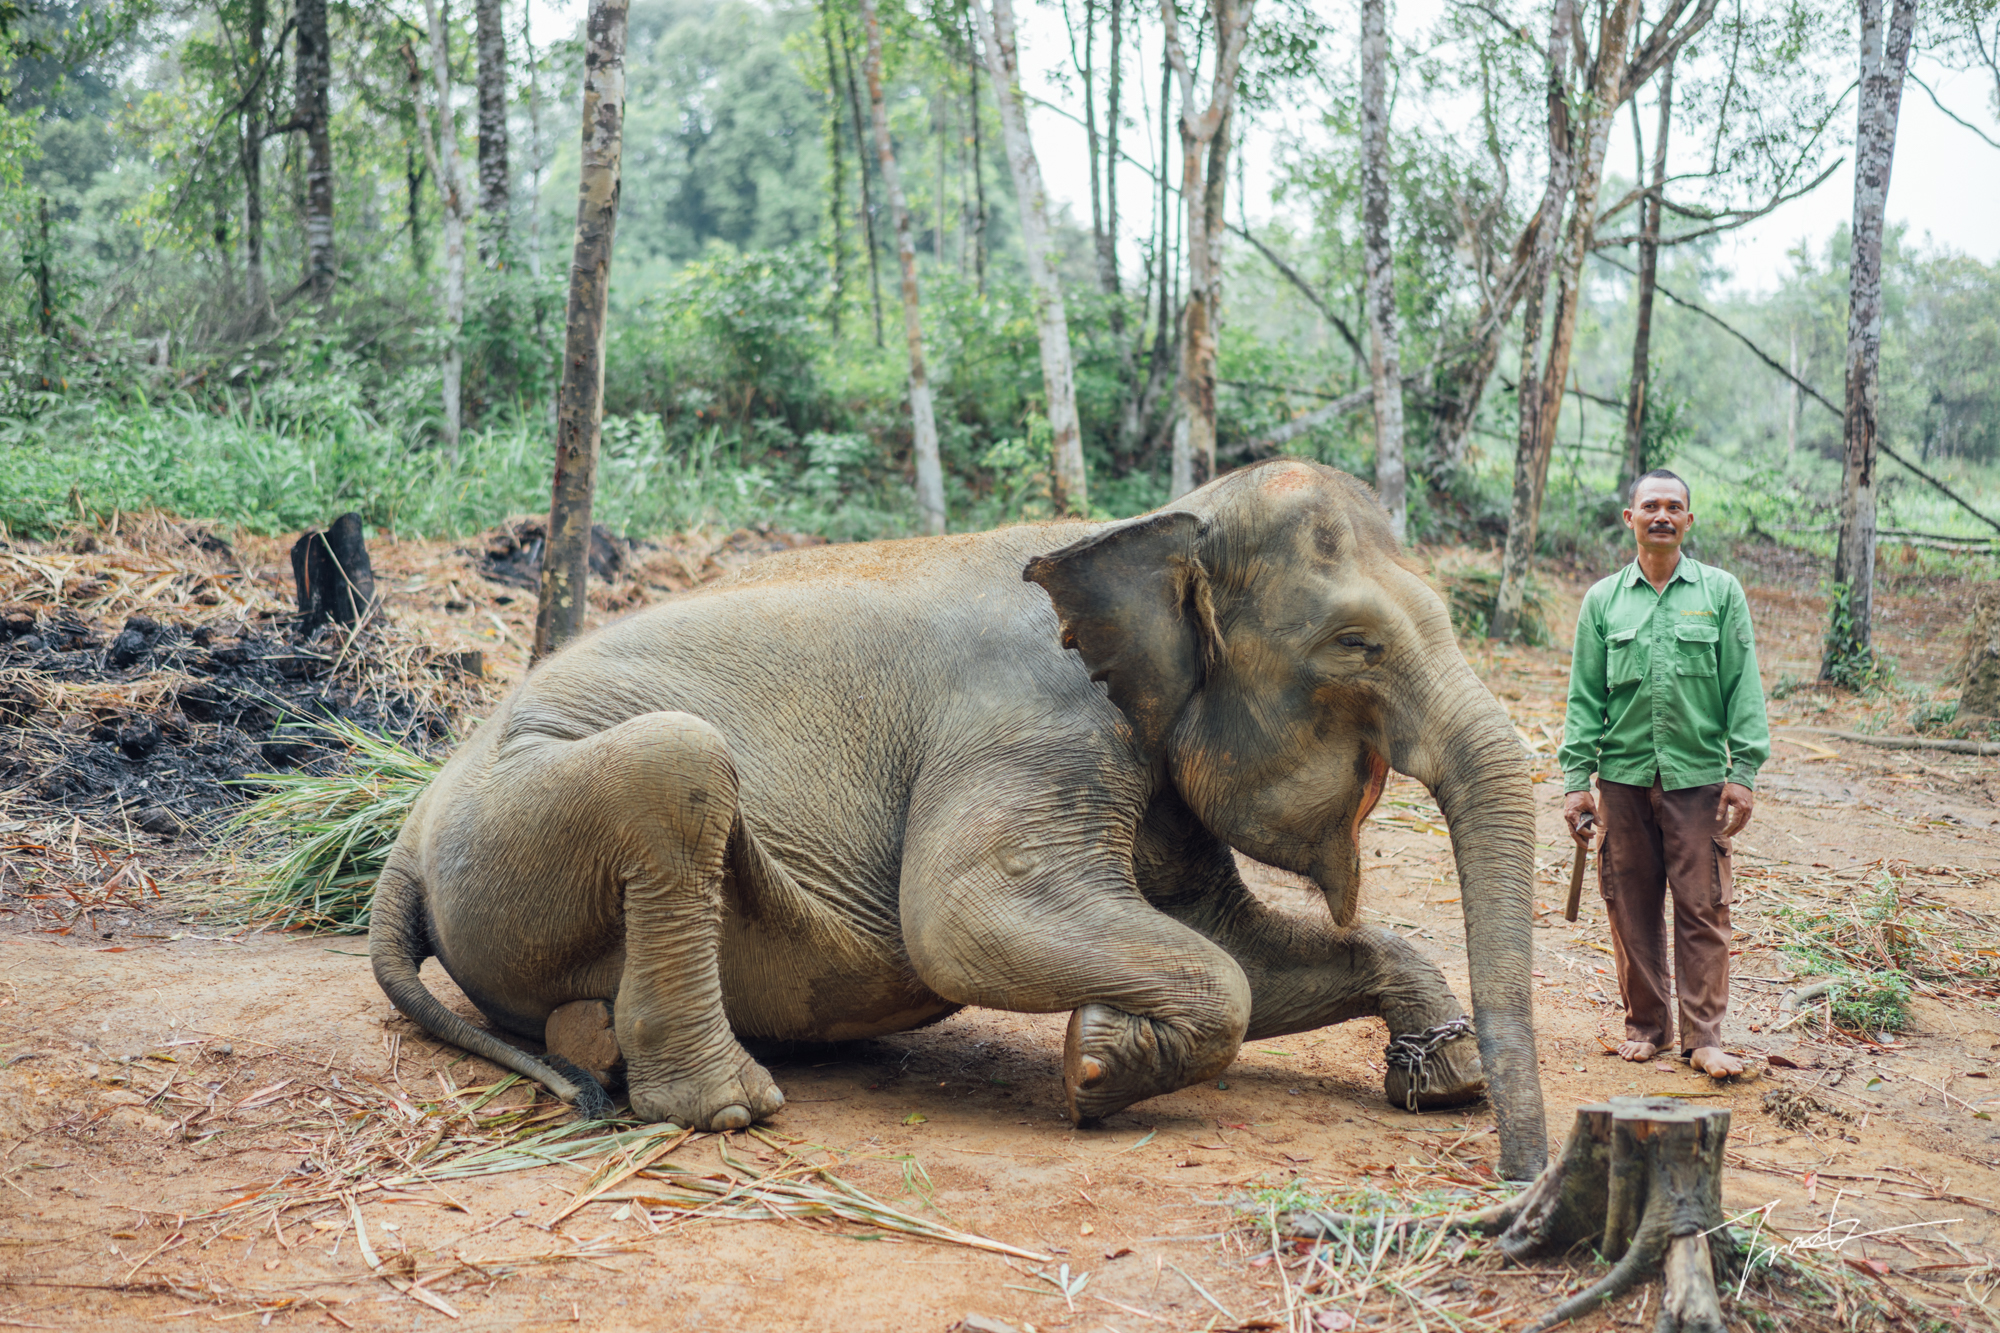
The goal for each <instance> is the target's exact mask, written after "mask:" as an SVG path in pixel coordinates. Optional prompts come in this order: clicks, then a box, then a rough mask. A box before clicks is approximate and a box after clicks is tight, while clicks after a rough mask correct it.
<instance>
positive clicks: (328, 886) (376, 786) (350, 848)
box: [229, 718, 442, 934]
mask: <svg viewBox="0 0 2000 1333" xmlns="http://www.w3.org/2000/svg"><path fill="white" fill-rule="evenodd" d="M320 726H321V727H322V728H323V729H324V731H325V733H326V734H327V736H328V737H329V738H330V739H331V740H333V741H335V742H337V743H339V744H340V745H343V746H345V747H346V750H347V753H346V755H345V756H344V757H343V758H341V759H339V760H337V761H336V763H335V764H334V765H333V766H330V767H329V770H328V771H322V772H314V771H303V772H296V773H259V774H256V775H253V776H252V777H250V778H248V779H246V782H249V783H254V784H255V785H256V786H257V787H259V788H262V789H263V791H264V794H263V795H261V796H259V797H258V798H257V799H256V800H254V801H252V802H251V803H250V804H249V805H248V806H246V807H244V809H243V811H242V813H241V814H239V815H237V816H236V818H235V819H234V820H232V821H231V822H230V825H229V832H230V833H231V834H232V835H240V836H242V837H245V838H247V839H248V841H249V843H250V846H251V848H252V849H253V853H254V854H257V855H260V856H262V857H266V858H268V860H267V861H266V863H265V864H264V866H263V868H262V869H261V870H260V871H259V872H258V874H257V876H256V879H255V881H254V883H253V885H252V888H251V894H250V900H249V901H250V910H251V913H252V914H253V916H254V917H255V918H256V919H257V920H259V921H263V922H267V923H269V924H272V925H276V926H280V927H289V926H307V927H311V928H313V929H316V930H327V931H334V932H338V933H342V934H361V933H363V932H365V931H366V930H367V929H368V918H369V912H370V908H371V905H372V903H373V901H374V896H375V880H376V877H377V876H379V875H380V874H381V873H382V866H383V863H384V862H385V861H386V860H387V859H388V856H389V849H390V848H391V847H393V846H394V845H395V842H396V835H397V833H398V832H400V831H401V830H402V827H403V820H404V819H405V818H407V817H408V816H409V813H410V809H411V807H413V806H414V805H415V804H416V803H417V798H418V797H419V796H420V795H422V793H423V790H424V788H425V787H427V786H429V785H430V781H431V779H432V778H434V777H436V776H437V773H438V769H439V768H440V767H441V766H442V765H441V764H440V763H439V761H437V760H434V759H429V758H426V757H425V756H424V755H422V754H419V753H418V752H416V751H415V750H412V749H410V748H408V747H407V746H404V745H402V744H401V743H399V742H397V741H394V740H391V739H390V738H388V737H386V736H379V735H377V734H375V733H374V732H371V731H367V730H364V729H363V728H361V727H357V726H355V725H354V724H353V723H352V722H348V721H345V720H343V719H339V718H332V719H328V720H327V721H325V722H323V723H321V724H320Z"/></svg>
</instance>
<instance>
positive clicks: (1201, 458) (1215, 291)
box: [1160, 0, 1256, 496]
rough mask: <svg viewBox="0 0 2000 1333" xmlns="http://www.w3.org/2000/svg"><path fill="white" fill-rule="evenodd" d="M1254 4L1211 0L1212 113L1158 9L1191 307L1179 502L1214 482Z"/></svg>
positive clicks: (1171, 14)
mask: <svg viewBox="0 0 2000 1333" xmlns="http://www.w3.org/2000/svg"><path fill="white" fill-rule="evenodd" d="M1255 4H1256V0H1209V6H1208V13H1209V17H1210V18H1211V19H1212V20H1213V21H1214V24H1215V39H1216V49H1215V52H1214V56H1213V74H1212V77H1211V80H1210V87H1209V97H1208V105H1207V106H1206V107H1203V108H1199V109H1197V108H1196V106H1195V100H1194V70H1193V67H1192V66H1191V65H1190V64H1189V63H1188V59H1187V53H1186V51H1185V50H1184V49H1183V48H1182V45H1181V35H1180V19H1179V17H1178V15H1177V14H1176V13H1175V3H1174V0H1161V5H1160V19H1161V23H1162V25H1163V26H1164V28H1165V30H1166V31H1165V46H1166V54H1167V60H1168V62H1169V64H1170V65H1171V66H1172V68H1173V72H1174V76H1175V78H1176V79H1177V80H1178V81H1179V83H1180V102H1181V112H1180V135H1181V206H1182V208H1183V209H1184V210H1185V216H1186V223H1185V241H1184V244H1185V245H1186V247H1187V265H1188V291H1187V305H1186V307H1185V308H1184V309H1183V311H1182V314H1181V367H1180V414H1181V419H1180V421H1179V422H1177V423H1176V425H1175V430H1174V458H1173V466H1172V471H1171V474H1170V475H1171V483H1170V486H1169V490H1170V491H1171V492H1172V494H1173V495H1174V496H1180V495H1184V494H1186V492H1187V491H1188V490H1191V489H1193V487H1194V486H1196V485H1198V484H1200V483H1201V482H1203V481H1207V480H1208V479H1209V478H1211V477H1213V476H1214V475H1215V339H1216V319H1217V317H1218V315H1219V314H1220V311H1221V301H1222V235H1223V222H1224V211H1223V204H1224V203H1225V200H1226V189H1227V183H1228V175H1229V173H1228V160H1229V137H1228V136H1229V116H1230V109H1231V107H1232V106H1233V105H1234V103H1235V97H1236V75H1237V71H1238V70H1239V69H1240V67H1241V65H1242V61H1243V48H1244V44H1245V41H1246V39H1247V37H1248V35H1249V30H1250V18H1251V13H1252V11H1253V9H1254V7H1255ZM1197 466H1198V467H1199V469H1200V471H1201V475H1200V476H1199V477H1197V476H1196V475H1195V473H1196V469H1197Z"/></svg>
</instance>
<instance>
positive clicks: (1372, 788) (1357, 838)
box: [1350, 750, 1389, 857]
mask: <svg viewBox="0 0 2000 1333" xmlns="http://www.w3.org/2000/svg"><path fill="white" fill-rule="evenodd" d="M1364 753H1365V754H1366V756H1367V763H1368V785H1367V786H1365V787H1363V788H1362V789H1361V801H1360V803H1359V804H1357V805H1356V806H1355V807H1354V827H1353V829H1352V830H1350V832H1351V834H1352V836H1353V839H1354V854H1355V855H1356V856H1357V857H1358V856H1360V855H1361V826H1362V825H1363V824H1365V823H1367V822H1368V816H1370V815H1372V814H1374V813H1375V806H1376V803H1377V802H1379V801H1380V800H1381V799H1382V789H1383V788H1384V787H1386V786H1388V785H1389V761H1388V760H1387V759H1385V758H1383V757H1382V755H1380V754H1379V753H1377V752H1376V751H1374V750H1368V751H1365V752H1364Z"/></svg>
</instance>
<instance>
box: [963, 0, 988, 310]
mask: <svg viewBox="0 0 2000 1333" xmlns="http://www.w3.org/2000/svg"><path fill="white" fill-rule="evenodd" d="M965 21H966V23H967V25H968V26H970V25H971V23H972V10H971V8H970V7H969V6H968V7H967V9H966V11H965ZM966 45H967V56H968V59H967V60H966V62H965V63H966V70H967V73H968V74H969V76H970V88H969V96H968V97H967V106H966V116H967V118H968V119H970V120H971V122H972V274H973V283H974V286H975V287H976V289H977V290H978V292H979V298H980V299H981V300H982V301H983V300H985V299H986V150H985V148H984V147H983V146H982V144H981V141H980V135H979V129H980V126H979V57H978V56H976V55H973V54H972V52H974V51H977V50H978V49H979V48H980V45H981V43H980V40H979V34H977V33H976V32H968V33H967V34H966Z"/></svg>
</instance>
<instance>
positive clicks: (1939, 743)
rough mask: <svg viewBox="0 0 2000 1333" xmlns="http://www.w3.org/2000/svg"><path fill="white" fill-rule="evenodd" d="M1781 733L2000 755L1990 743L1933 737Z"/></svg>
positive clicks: (1892, 746)
mask: <svg viewBox="0 0 2000 1333" xmlns="http://www.w3.org/2000/svg"><path fill="white" fill-rule="evenodd" d="M1779 730H1780V731H1810V732H1814V733H1816V734H1818V735H1821V736H1831V737H1833V738H1834V739H1835V740H1837V741H1852V742H1854V743H1855V744H1856V745H1872V746H1874V747H1875V748H1876V749H1878V750H1943V751H1945V752H1946V753H1948V754H1978V755H2000V744H1995V743H1993V742H1990V741H1953V740H1944V739H1942V738H1939V737H1932V736H1868V735H1864V734H1862V733H1861V732H1858V731H1835V730H1834V729H1833V728H1831V727H1781V728H1779Z"/></svg>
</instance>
